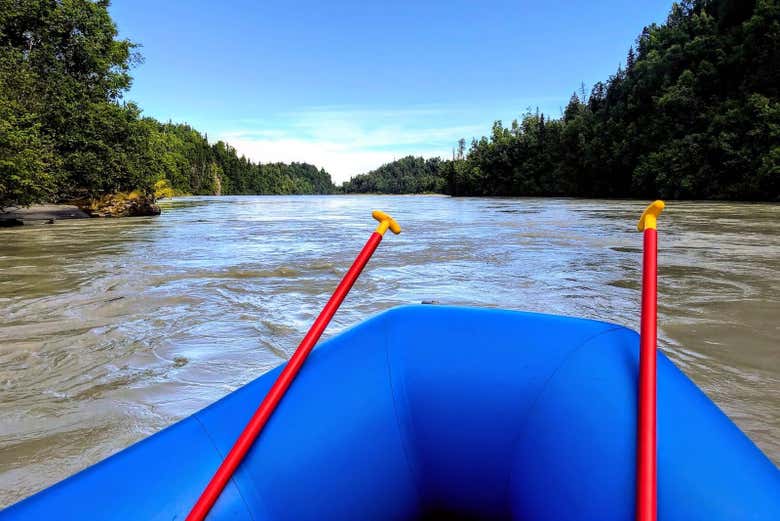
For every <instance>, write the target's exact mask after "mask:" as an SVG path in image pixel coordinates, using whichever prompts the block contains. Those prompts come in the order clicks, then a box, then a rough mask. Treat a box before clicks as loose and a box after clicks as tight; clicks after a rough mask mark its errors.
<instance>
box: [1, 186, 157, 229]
mask: <svg viewBox="0 0 780 521" xmlns="http://www.w3.org/2000/svg"><path fill="white" fill-rule="evenodd" d="M74 203H75V204H34V205H31V206H27V207H23V206H12V207H8V208H4V209H2V211H0V227H5V228H7V227H11V226H21V225H23V224H25V223H40V222H45V223H49V224H51V223H54V221H58V220H60V219H86V218H89V217H142V216H150V215H159V214H160V207H159V206H158V205H157V204H156V201H155V199H154V198H153V197H150V196H145V195H142V194H140V193H138V192H130V193H117V194H111V195H105V196H103V197H100V198H97V199H84V200H80V201H74Z"/></svg>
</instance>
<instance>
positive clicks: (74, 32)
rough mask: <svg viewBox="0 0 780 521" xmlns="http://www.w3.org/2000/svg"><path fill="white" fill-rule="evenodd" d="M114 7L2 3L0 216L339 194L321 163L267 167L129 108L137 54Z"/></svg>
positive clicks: (65, 0)
mask: <svg viewBox="0 0 780 521" xmlns="http://www.w3.org/2000/svg"><path fill="white" fill-rule="evenodd" d="M108 5H109V2H108V1H106V0H101V1H96V2H94V1H90V0H24V1H18V0H0V208H2V207H4V206H10V205H16V204H22V205H26V204H31V203H34V202H39V201H57V200H63V199H71V198H75V197H83V196H87V197H93V198H94V197H99V196H102V195H104V194H111V193H116V192H121V191H126V192H129V191H132V190H139V191H141V192H143V193H147V194H153V193H154V186H155V183H156V182H157V181H160V180H167V182H168V183H169V184H170V188H171V189H172V190H173V192H174V193H193V194H214V193H242V194H248V193H331V192H333V191H334V189H335V188H334V187H333V184H332V183H331V180H330V176H329V175H328V174H327V173H326V172H325V171H323V170H318V169H316V168H315V167H313V166H311V165H306V164H298V163H294V164H292V165H282V164H273V165H257V164H254V163H251V162H250V161H248V160H246V159H245V158H238V157H237V155H236V153H235V150H233V149H232V148H230V147H229V146H228V145H226V144H224V143H217V144H215V145H213V146H212V145H210V144H209V143H208V141H207V140H206V138H205V137H204V136H202V135H201V134H200V133H198V132H197V131H195V130H193V129H192V128H190V127H189V126H187V125H174V124H172V123H167V124H162V123H159V122H157V121H155V120H154V119H151V118H141V115H140V114H141V111H140V109H139V108H138V107H137V106H136V105H134V104H133V103H125V102H124V101H123V98H122V96H123V94H124V93H125V92H126V91H127V89H128V88H129V87H130V83H131V77H130V74H129V71H130V68H131V67H132V66H133V65H134V64H135V63H137V62H139V61H140V57H139V56H138V55H137V54H136V53H135V48H136V45H135V44H133V43H132V42H130V41H128V40H120V39H117V30H116V26H115V25H114V22H113V21H112V20H111V17H110V15H109V13H108Z"/></svg>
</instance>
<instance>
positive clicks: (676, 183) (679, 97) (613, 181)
mask: <svg viewBox="0 0 780 521" xmlns="http://www.w3.org/2000/svg"><path fill="white" fill-rule="evenodd" d="M779 89H780V2H778V0H755V1H751V0H686V1H683V2H680V3H676V4H674V5H673V6H672V9H671V12H670V13H669V16H668V19H667V21H666V23H665V24H662V25H656V24H653V25H650V26H648V27H645V28H644V30H643V31H642V33H641V34H640V35H639V37H638V38H637V40H636V46H635V47H632V48H631V49H629V50H628V55H627V59H626V63H625V66H621V67H619V68H618V70H617V72H616V73H615V74H614V75H613V76H611V77H610V78H609V79H607V80H606V81H605V82H598V83H596V84H595V85H594V86H593V88H592V90H591V91H590V93H589V94H588V93H586V91H585V88H584V86H582V87H581V89H580V91H579V92H575V93H574V94H573V95H572V97H571V100H570V101H569V103H568V105H567V106H566V108H565V109H564V110H563V113H562V115H561V116H560V117H558V118H551V117H549V116H547V115H545V114H540V113H538V112H536V113H526V114H525V115H524V116H523V117H522V118H521V119H520V120H519V121H517V120H516V121H513V122H512V123H511V125H510V126H508V127H505V126H504V125H502V123H501V122H500V121H497V122H496V123H495V124H494V125H493V128H492V131H491V133H490V136H488V137H483V138H481V139H479V140H473V141H472V142H471V146H470V147H469V149H468V150H466V143H465V141H463V140H461V141H460V142H459V143H458V149H457V152H456V153H454V154H453V159H452V160H446V161H436V160H427V161H426V160H423V159H422V158H417V159H415V158H411V157H407V158H403V159H401V160H399V161H396V162H394V163H390V164H387V165H384V166H382V167H381V168H379V169H377V170H374V171H373V172H370V173H368V174H363V175H360V176H357V177H355V178H353V179H352V180H351V181H349V182H347V183H345V184H344V190H345V191H347V192H384V193H409V192H426V191H431V187H436V188H434V190H440V191H442V192H444V193H449V194H452V195H565V196H581V197H641V198H655V197H664V198H690V199H739V200H770V201H773V200H778V199H780V97H779V96H778V90H779ZM396 173H397V174H396ZM393 175H398V176H400V177H401V179H402V180H403V181H398V180H394V179H392V176H393Z"/></svg>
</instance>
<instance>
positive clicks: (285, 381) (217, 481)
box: [187, 210, 401, 521]
mask: <svg viewBox="0 0 780 521" xmlns="http://www.w3.org/2000/svg"><path fill="white" fill-rule="evenodd" d="M372 215H373V217H374V219H376V220H377V221H379V226H377V228H376V231H374V232H373V233H372V234H371V237H369V238H368V241H367V242H366V245H365V246H363V249H362V250H361V251H360V253H359V254H358V256H357V258H356V259H355V262H354V263H353V264H352V267H350V268H349V271H347V274H346V275H344V278H343V279H341V282H340V283H339V285H338V287H337V288H336V291H334V292H333V295H332V296H331V297H330V300H328V303H327V304H325V307H324V308H323V309H322V311H321V312H320V314H319V316H318V317H317V320H315V321H314V324H312V326H311V328H310V329H309V332H308V333H306V336H304V337H303V340H302V341H301V343H300V345H299V346H298V349H296V350H295V353H293V355H292V357H291V358H290V360H289V361H288V362H287V365H285V367H284V369H283V370H282V372H281V373H280V374H279V377H278V378H277V379H276V381H275V382H274V384H273V386H272V387H271V389H270V390H269V391H268V394H267V395H266V396H265V398H264V399H263V401H262V403H261V404H260V407H258V408H257V411H255V414H254V416H252V419H251V420H249V423H248V424H247V426H246V427H244V431H243V432H242V433H241V435H240V436H239V437H238V440H236V443H235V444H234V445H233V448H232V449H230V452H229V453H228V455H227V457H226V458H225V460H224V461H223V462H222V464H221V465H220V466H219V468H218V469H217V472H216V473H215V474H214V477H212V478H211V481H210V482H209V484H208V485H207V486H206V489H205V490H204V491H203V493H202V494H201V496H200V498H198V502H197V503H195V506H194V507H193V508H192V510H191V511H190V514H189V515H188V516H187V520H188V521H201V520H202V519H204V518H205V517H206V515H207V514H208V513H209V510H211V507H212V506H213V505H214V503H215V502H216V501H217V498H219V495H220V494H221V493H222V489H224V488H225V485H227V482H228V481H229V480H230V478H231V477H232V476H233V473H234V472H235V470H236V468H238V465H239V464H240V463H241V461H242V460H243V459H244V456H245V455H246V453H247V452H248V451H249V449H250V448H251V447H252V444H253V443H254V441H255V439H256V438H257V436H258V435H259V434H260V432H261V431H262V430H263V427H264V426H265V424H266V422H268V419H269V418H270V417H271V414H272V413H273V412H274V409H275V408H276V406H277V405H278V404H279V401H280V400H281V399H282V397H283V396H284V393H285V392H286V391H287V388H288V387H290V384H291V383H292V381H293V380H294V379H295V376H296V375H297V374H298V371H299V370H300V369H301V366H302V365H303V363H304V361H305V360H306V357H307V356H309V353H310V352H311V350H312V349H313V348H314V345H315V344H316V343H317V340H319V338H320V336H322V333H323V331H325V328H326V327H327V325H328V322H330V319H331V318H333V315H334V314H335V313H336V310H337V309H338V308H339V306H340V305H341V303H342V301H343V300H344V297H346V296H347V293H349V290H350V289H351V288H352V285H353V284H354V283H355V280H357V278H358V276H359V275H360V272H361V271H363V268H364V267H365V265H366V263H367V262H368V259H370V258H371V255H372V254H373V253H374V251H375V250H376V248H377V246H379V243H380V242H381V241H382V236H383V235H384V234H385V232H386V231H387V229H388V228H389V229H390V230H391V231H392V232H393V233H395V234H398V233H401V227H400V226H398V223H397V222H395V219H393V218H392V217H390V216H389V215H387V214H386V213H384V212H380V211H379V210H374V212H373V214H372Z"/></svg>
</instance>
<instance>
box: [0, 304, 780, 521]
mask: <svg viewBox="0 0 780 521" xmlns="http://www.w3.org/2000/svg"><path fill="white" fill-rule="evenodd" d="M637 352H638V336H637V335H636V333H634V332H632V331H630V330H628V329H625V328H623V327H620V326H615V325H612V324H607V323H603V322H594V321H590V320H580V319H574V318H565V317H556V316H548V315H538V314H528V313H519V312H510V311H500V310H478V309H465V308H451V307H439V306H411V307H402V308H398V309H394V310H391V311H389V312H386V313H383V314H381V315H379V316H377V317H375V318H373V319H371V320H368V321H366V322H364V323H362V324H360V325H358V326H357V327H355V328H353V329H351V330H349V331H347V332H345V333H343V334H341V335H338V336H337V337H335V338H333V339H331V340H329V341H328V342H325V343H323V345H322V346H320V347H318V348H317V349H316V350H315V351H314V353H313V354H312V356H311V358H310V360H309V361H308V362H307V364H306V365H305V366H304V368H303V370H302V371H301V373H300V375H299V377H298V379H297V380H296V381H295V383H294V384H293V386H292V387H291V389H290V391H289V393H288V394H287V395H286V396H285V398H284V399H283V401H282V403H281V405H280V407H279V409H278V410H277V411H276V413H275V414H274V416H273V417H272V418H271V420H270V422H269V424H268V426H267V428H266V430H265V431H264V432H263V434H262V435H261V437H260V438H259V440H258V442H257V443H256V444H255V446H254V447H253V448H252V449H251V451H250V452H249V454H248V456H247V459H246V460H245V461H244V462H243V463H242V465H241V466H240V468H239V470H238V472H237V474H236V475H235V476H234V478H233V480H232V481H231V482H230V484H229V485H228V487H227V488H226V489H225V491H224V493H223V494H222V496H221V497H220V498H219V500H218V501H217V503H216V505H215V507H214V509H213V510H212V511H211V514H210V516H209V519H214V520H226V519H246V520H254V521H265V520H290V521H308V520H311V521H315V520H316V521H322V520H339V521H370V520H374V521H390V520H414V519H433V518H436V519H487V520H510V519H511V520H600V521H603V520H612V519H616V520H630V519H632V518H633V516H634V497H635V492H634V489H635V477H634V473H635V451H636V447H635V445H636V443H635V440H636V402H637V397H636V388H637V382H636V381H637ZM278 372H279V369H276V370H274V371H271V372H270V373H268V374H266V375H264V376H262V377H261V378H258V379H257V380H255V381H254V382H252V383H250V384H248V385H246V386H245V387H243V388H241V389H239V390H237V391H235V392H234V393H232V394H230V395H229V396H227V397H225V398H224V399H222V400H220V401H219V402H217V403H215V404H213V405H211V406H210V407H208V408H206V409H204V410H202V411H200V412H198V413H197V414H195V415H193V416H191V417H189V418H187V419H185V420H183V421H181V422H179V423H177V424H175V425H173V426H172V427H170V428H168V429H165V430H164V431H162V432H160V433H159V434H156V435H154V436H152V437H150V438H148V439H146V440H144V441H142V442H140V443H138V444H136V445H134V446H132V447H130V448H128V449H126V450H124V451H122V452H120V453H119V454H117V455H115V456H113V457H111V458H109V459H107V460H105V461H103V462H102V463H99V464H97V465H95V466H93V467H90V468H88V469H86V470H85V471H83V472H81V473H79V474H76V475H75V476H73V477H71V478H69V479H66V480H65V481H63V482H61V483H59V484H57V485H55V486H53V487H51V488H49V489H47V490H44V491H43V492H41V493H39V494H36V495H34V496H32V497H30V498H28V499H26V500H24V501H22V502H20V503H18V504H16V505H14V506H11V507H10V508H8V509H6V510H5V511H3V512H2V513H0V519H2V520H3V521H10V520H19V519H25V520H37V519H59V520H63V519H74V520H75V519H78V520H84V519H110V520H120V519H121V520H142V519H149V520H152V519H154V520H166V521H170V520H174V519H177V520H181V519H184V517H185V516H186V515H187V512H189V509H190V508H191V507H192V505H193V503H194V502H195V500H196V499H197V498H198V496H199V494H200V493H201V491H202V489H203V487H204V486H205V484H206V483H207V482H208V481H209V479H210V478H211V476H212V474H213V472H214V470H215V469H216V468H217V466H218V465H219V463H220V461H221V459H222V457H223V456H224V454H225V453H226V452H227V451H228V450H229V449H230V447H231V445H232V444H233V442H234V441H235V439H236V437H237V436H238V434H239V433H240V432H241V430H242V428H243V427H244V425H245V423H246V421H247V420H248V418H249V417H250V416H251V414H252V413H253V412H254V410H255V408H256V407H257V405H258V403H259V402H260V400H261V399H262V397H263V396H264V394H265V392H266V390H267V389H268V388H269V387H270V386H271V384H272V383H273V380H274V378H275V377H276V375H277V374H278ZM658 440H659V441H658V466H659V471H658V476H659V479H658V517H659V519H660V520H662V521H675V520H686V521H690V520H706V521H734V520H766V521H778V520H780V471H778V469H777V468H776V467H775V466H774V465H773V464H772V463H771V462H770V461H769V460H768V459H767V457H766V456H764V454H762V453H761V451H759V450H758V449H757V448H756V446H755V445H753V443H752V442H751V441H750V440H749V439H748V438H747V437H746V436H745V435H744V434H743V433H742V432H741V431H740V430H739V429H738V428H737V427H736V426H735V425H734V424H733V423H732V422H731V421H730V420H729V419H728V418H727V417H726V416H725V415H724V414H723V413H722V412H721V411H720V410H719V409H718V408H717V407H716V406H715V405H714V404H713V403H712V402H711V401H710V400H709V399H708V398H707V397H706V396H705V395H704V394H703V393H702V392H701V391H700V390H699V389H698V388H697V387H696V386H695V385H694V384H693V383H692V382H691V381H690V380H689V379H688V378H686V377H685V376H684V375H683V374H682V373H681V372H680V371H679V370H678V369H677V368H676V367H675V366H674V365H673V364H672V363H671V362H670V361H669V360H668V359H667V358H666V357H664V356H663V355H662V354H659V355H658Z"/></svg>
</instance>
